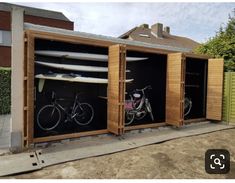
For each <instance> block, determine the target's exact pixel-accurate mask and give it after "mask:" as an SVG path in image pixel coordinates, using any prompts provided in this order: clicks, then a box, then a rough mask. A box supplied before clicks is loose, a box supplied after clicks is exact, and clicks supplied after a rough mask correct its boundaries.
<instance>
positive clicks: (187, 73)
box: [186, 72, 200, 76]
mask: <svg viewBox="0 0 235 183" xmlns="http://www.w3.org/2000/svg"><path fill="white" fill-rule="evenodd" d="M186 75H191V76H200V73H197V72H186Z"/></svg>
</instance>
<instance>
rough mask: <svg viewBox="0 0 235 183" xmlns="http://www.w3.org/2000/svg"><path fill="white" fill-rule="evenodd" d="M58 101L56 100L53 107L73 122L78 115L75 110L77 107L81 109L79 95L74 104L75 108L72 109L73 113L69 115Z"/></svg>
mask: <svg viewBox="0 0 235 183" xmlns="http://www.w3.org/2000/svg"><path fill="white" fill-rule="evenodd" d="M57 100H58V99H56V98H55V101H54V102H53V105H54V106H55V107H57V108H59V109H60V110H61V111H62V112H63V113H64V114H66V115H67V118H69V120H72V119H73V118H74V117H75V116H76V115H75V109H76V107H77V106H79V107H80V102H79V101H78V95H76V97H75V100H74V103H73V108H72V112H71V113H69V112H67V111H66V108H64V107H63V106H62V105H60V104H59V103H58V102H57Z"/></svg>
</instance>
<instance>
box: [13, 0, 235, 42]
mask: <svg viewBox="0 0 235 183" xmlns="http://www.w3.org/2000/svg"><path fill="white" fill-rule="evenodd" d="M15 4H20V5H24V6H30V7H35V8H42V9H47V10H54V11H61V12H63V13H64V15H65V16H66V17H67V18H69V19H70V20H71V21H74V26H75V27H74V29H75V30H76V31H81V32H88V33H94V34H101V35H106V36H113V37H118V36H120V35H121V34H123V33H125V32H127V31H128V30H130V29H132V28H134V27H135V26H139V25H141V24H143V23H147V24H149V25H150V26H151V25H152V24H155V23H158V22H160V23H163V26H170V29H171V34H174V35H178V36H185V37H189V38H192V39H194V40H195V41H198V42H200V43H202V42H205V41H207V40H208V39H209V38H210V37H213V36H214V35H215V34H216V31H218V30H219V28H220V26H224V25H226V23H227V21H228V15H229V14H233V10H234V8H235V3H234V2H230V3H170V2H168V3H114V2H113V3H107V2H106V3H94V2H93V3H92V2H90V3H82V2H80V3H76V2H68V3H55V2H50V3H46V2H43V3H20V2H17V3H15Z"/></svg>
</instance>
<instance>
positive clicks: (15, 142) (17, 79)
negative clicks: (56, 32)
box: [10, 6, 24, 152]
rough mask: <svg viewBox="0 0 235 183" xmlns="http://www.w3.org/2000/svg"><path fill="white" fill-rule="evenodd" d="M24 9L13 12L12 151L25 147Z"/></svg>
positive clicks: (16, 8) (15, 9)
mask: <svg viewBox="0 0 235 183" xmlns="http://www.w3.org/2000/svg"><path fill="white" fill-rule="evenodd" d="M23 26H24V9H23V8H20V7H16V6H13V7H12V11H11V31H12V48H11V68H12V74H11V128H10V132H11V136H10V138H11V142H10V149H11V151H15V152H16V151H21V150H22V147H23V139H22V137H23V134H22V133H23V122H24V120H23V112H24V108H23V107H24V88H23V83H24V27H23Z"/></svg>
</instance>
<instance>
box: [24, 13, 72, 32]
mask: <svg viewBox="0 0 235 183" xmlns="http://www.w3.org/2000/svg"><path fill="white" fill-rule="evenodd" d="M24 21H25V22H29V23H33V24H39V25H45V26H51V27H57V28H63V29H68V30H73V22H68V21H63V20H57V19H50V18H43V17H36V16H31V15H25V17H24Z"/></svg>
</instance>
